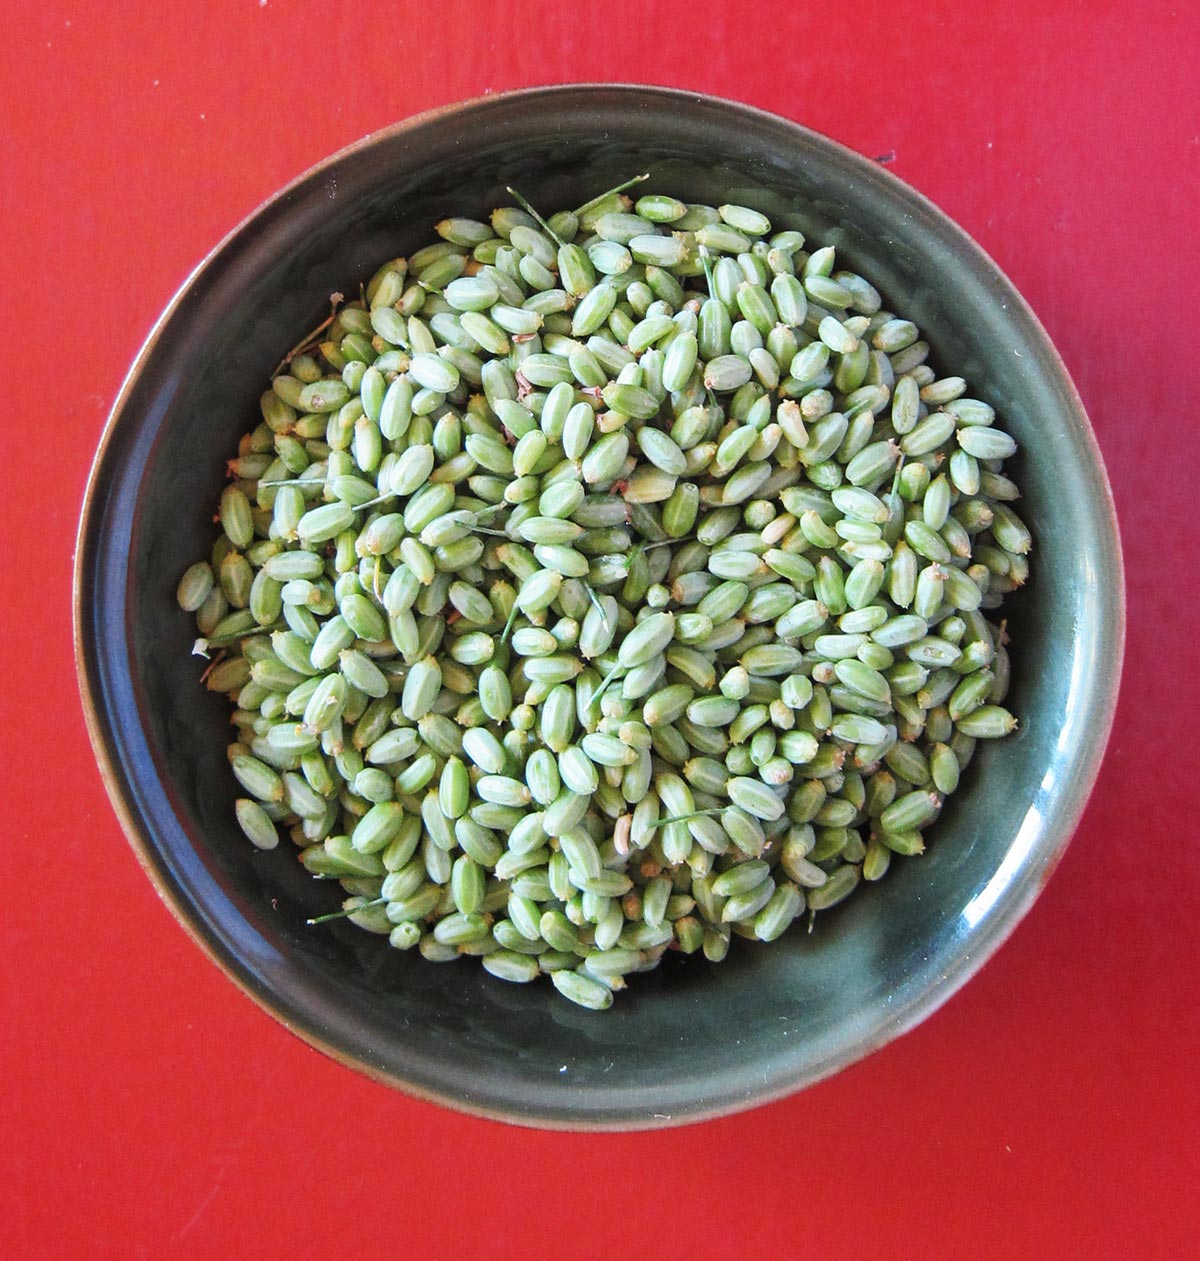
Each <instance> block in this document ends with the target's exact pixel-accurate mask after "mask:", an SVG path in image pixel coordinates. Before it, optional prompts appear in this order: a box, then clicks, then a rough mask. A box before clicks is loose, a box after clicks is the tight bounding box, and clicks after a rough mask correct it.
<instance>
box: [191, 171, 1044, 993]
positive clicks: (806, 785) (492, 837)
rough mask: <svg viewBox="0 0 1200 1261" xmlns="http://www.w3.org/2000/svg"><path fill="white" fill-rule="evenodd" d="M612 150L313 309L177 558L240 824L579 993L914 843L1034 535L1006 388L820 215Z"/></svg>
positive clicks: (414, 940) (835, 893)
mask: <svg viewBox="0 0 1200 1261" xmlns="http://www.w3.org/2000/svg"><path fill="white" fill-rule="evenodd" d="M643 178H644V177H643ZM637 182H639V181H632V182H631V184H630V185H625V186H623V187H622V188H619V189H616V190H613V191H611V192H609V193H606V194H604V195H602V196H601V197H598V198H596V199H595V200H594V201H592V202H591V203H589V204H587V205H585V206H583V207H580V208H579V209H578V210H575V211H567V212H561V213H559V214H556V215H554V216H553V217H552V218H551V219H550V220H549V221H546V220H543V219H542V218H541V217H540V216H539V215H537V214H536V212H534V211H533V210H532V207H529V206H528V204H527V203H525V202H524V201H523V199H521V198H520V197H519V196H518V195H517V194H515V193H514V197H515V199H516V200H517V201H518V202H520V206H519V207H517V206H506V207H502V208H500V209H498V210H496V211H495V212H494V213H493V214H492V216H491V222H490V223H481V222H476V221H474V220H468V219H447V220H444V221H443V222H441V223H439V224H438V225H437V229H436V230H437V233H438V236H439V238H440V240H439V241H437V242H436V243H435V244H432V245H429V246H427V247H426V248H424V249H421V250H418V251H417V252H416V253H415V254H413V255H412V256H411V257H409V258H408V259H402V258H397V259H394V260H392V261H390V262H388V263H386V264H385V265H384V266H383V267H382V268H381V269H380V270H379V271H378V272H377V273H376V274H375V276H374V277H373V278H372V279H371V281H370V283H369V284H368V285H367V287H366V289H365V291H364V293H363V296H362V299H361V300H360V301H357V302H351V303H348V304H344V305H343V304H340V303H339V304H338V305H336V306H335V313H334V314H333V315H332V317H331V319H330V320H328V321H326V323H325V325H323V326H322V328H321V329H320V330H319V331H318V332H317V333H316V334H314V335H313V337H312V338H310V339H308V341H307V342H306V343H304V344H302V345H301V346H300V347H298V348H297V350H296V351H295V352H293V354H292V355H290V356H289V358H288V360H287V361H286V364H285V367H284V370H283V371H281V372H280V373H278V374H277V375H276V376H275V378H274V380H273V381H272V383H271V388H270V390H268V391H267V392H266V393H265V394H264V395H263V396H262V399H261V400H260V403H261V411H262V422H261V423H260V424H259V425H258V426H257V428H255V429H254V430H253V431H252V432H251V433H249V434H248V435H247V436H246V437H245V438H243V440H242V442H241V444H240V447H239V450H238V455H237V457H236V458H235V459H233V460H231V461H230V465H229V469H230V474H231V481H230V483H229V485H228V487H227V488H226V490H225V491H224V493H223V494H222V496H221V501H220V508H219V519H220V524H221V528H222V533H221V535H220V538H219V539H218V540H217V543H216V545H215V547H214V549H213V553H212V556H211V560H210V561H208V562H200V563H198V564H196V565H193V566H192V567H191V568H189V569H188V570H187V572H186V573H185V574H184V575H183V578H182V580H181V582H180V584H179V591H178V599H179V603H180V605H181V606H182V607H183V608H184V609H185V610H188V611H190V612H193V613H195V614H196V617H197V622H198V625H199V628H200V633H201V635H202V636H203V639H202V640H200V641H198V644H197V649H198V651H200V652H202V653H209V652H213V653H215V654H217V655H216V660H215V661H214V663H213V664H212V665H211V666H210V667H209V670H208V673H207V685H208V687H209V688H211V689H214V690H215V691H218V692H223V693H227V694H228V695H229V696H230V698H231V700H232V701H233V703H234V705H235V706H236V708H235V710H234V714H233V722H234V725H235V727H236V731H237V738H236V740H235V742H234V743H232V744H231V745H230V746H229V759H230V765H231V768H232V771H233V774H234V776H235V777H236V778H237V780H238V782H239V783H240V784H241V786H242V788H243V789H244V790H245V793H246V795H245V796H244V797H242V798H240V799H239V800H238V802H237V817H238V820H239V822H240V824H241V827H242V829H243V830H244V831H245V833H246V835H247V836H248V837H249V839H250V840H251V841H252V842H253V843H254V844H255V845H257V846H259V847H261V848H271V847H273V846H275V845H276V844H277V843H278V840H279V829H280V828H281V827H282V829H283V830H284V832H285V833H286V835H288V836H289V837H290V838H291V841H292V842H294V843H295V845H296V846H297V847H298V851H299V860H300V862H302V863H303V864H304V866H305V867H306V868H307V869H308V870H309V871H310V872H311V873H312V874H313V875H314V876H316V877H319V878H323V879H332V880H337V881H340V883H341V885H342V887H343V889H344V891H345V893H346V894H347V895H348V897H347V899H346V900H345V902H344V903H343V910H342V911H341V912H339V913H337V914H340V915H344V916H346V917H348V918H349V919H350V920H351V921H352V922H354V923H355V924H357V925H358V926H360V927H361V928H363V929H366V930H368V931H371V932H377V933H386V934H388V935H389V938H390V941H391V943H392V945H394V946H396V947H397V948H399V949H410V948H412V947H417V948H418V949H419V950H420V952H421V954H422V955H423V956H424V957H425V958H427V959H430V960H435V961H444V960H450V959H456V958H458V957H459V956H461V955H464V954H466V955H478V956H480V957H481V959H482V962H483V966H484V967H485V968H486V969H487V970H488V971H489V972H490V973H492V974H493V975H494V976H497V977H500V978H502V979H504V980H508V981H517V982H524V981H530V980H533V979H534V978H535V977H537V976H538V975H539V974H541V973H547V974H549V975H550V977H551V979H552V981H553V983H554V985H555V986H556V987H557V988H558V990H559V991H560V992H561V993H562V994H563V995H564V996H565V997H567V998H568V999H571V1000H572V1001H574V1002H576V1003H579V1004H582V1005H583V1006H585V1007H590V1008H595V1009H601V1008H605V1007H607V1006H609V1005H610V1004H611V1002H612V997H613V992H614V991H616V990H619V989H620V988H622V987H623V985H624V978H625V977H626V976H627V975H629V974H631V973H634V972H640V971H645V970H647V969H649V968H653V967H654V966H656V964H657V963H658V962H659V960H660V958H661V957H662V955H663V953H664V952H665V951H666V950H668V949H676V950H679V951H682V952H685V953H693V952H696V951H702V952H703V953H704V955H705V956H706V957H707V958H708V959H710V960H713V961H716V960H719V959H721V958H723V957H724V955H725V953H726V951H727V950H728V947H729V943H730V937H731V934H737V935H738V936H742V937H748V938H755V939H758V940H760V941H771V940H773V939H774V938H776V937H778V936H779V935H780V934H781V933H783V932H784V930H785V929H786V928H787V927H788V926H789V924H791V923H792V922H793V921H794V920H795V919H796V918H797V917H798V916H800V915H801V914H802V913H804V912H808V913H809V915H810V917H811V915H812V914H813V913H815V912H817V911H819V910H821V909H824V908H826V907H830V906H833V905H834V904H835V903H837V902H839V901H841V900H842V899H843V898H845V897H846V896H847V895H848V894H849V893H850V892H851V891H853V890H854V888H855V887H856V886H857V885H858V883H859V882H860V880H867V881H872V880H878V879H879V878H880V877H881V876H882V875H883V874H884V873H885V872H886V870H887V868H888V865H889V863H890V861H891V860H892V858H893V856H894V855H913V854H919V853H921V851H922V849H923V847H924V843H923V837H922V832H923V829H925V828H926V827H927V825H929V824H930V823H932V822H933V820H934V819H935V818H936V816H937V815H938V812H939V810H940V809H941V806H942V802H943V800H944V798H945V797H946V795H947V794H949V793H951V792H953V791H954V789H955V787H956V786H957V784H958V781H959V776H960V773H961V771H962V769H963V768H964V767H965V766H966V765H967V763H968V762H969V760H970V759H971V756H972V753H973V751H974V749H975V745H976V740H977V739H979V738H992V737H998V736H1002V735H1005V734H1006V733H1007V732H1009V731H1011V730H1012V728H1013V727H1014V725H1015V719H1014V718H1013V716H1012V715H1011V714H1010V713H1009V712H1008V711H1007V710H1005V709H1004V708H1002V707H1001V702H1002V701H1003V699H1004V696H1005V693H1006V690H1007V686H1008V677H1009V664H1008V655H1007V652H1006V649H1005V647H1004V633H1003V623H1001V624H1000V625H996V624H994V623H993V622H992V621H989V620H988V616H987V614H988V613H989V612H990V611H991V610H994V609H995V608H997V607H998V606H999V604H1000V601H1001V598H1002V596H1003V595H1004V594H1005V593H1007V592H1009V591H1012V590H1014V589H1015V588H1016V587H1018V586H1019V585H1020V584H1021V583H1022V582H1023V581H1024V580H1025V578H1026V576H1027V573H1028V561H1027V553H1028V552H1029V548H1030V535H1029V532H1028V530H1027V529H1026V527H1025V526H1024V524H1023V523H1022V522H1021V520H1020V518H1019V517H1018V516H1017V515H1016V513H1015V512H1014V511H1013V508H1012V506H1011V505H1012V501H1013V500H1015V499H1016V498H1017V497H1018V491H1017V488H1016V486H1015V485H1014V484H1013V482H1012V481H1010V480H1009V479H1008V478H1006V477H1005V476H1004V475H1003V474H1002V473H1001V471H1000V470H1001V462H1002V461H1003V460H1004V459H1005V458H1006V457H1008V456H1010V455H1012V454H1013V452H1014V451H1015V449H1016V447H1015V443H1014V442H1013V440H1012V438H1011V437H1010V436H1009V435H1008V434H1007V433H1006V432H1005V431H1004V430H1002V429H1001V428H998V427H997V426H996V425H995V424H994V420H995V416H994V412H993V409H992V408H991V407H990V406H988V404H987V403H985V402H982V401H981V400H978V399H974V398H969V397H967V396H966V389H967V384H966V382H965V381H964V380H963V379H962V378H961V377H957V376H942V377H938V376H936V375H935V373H934V371H933V370H932V369H931V368H930V367H929V366H928V364H927V362H926V359H927V356H928V353H929V347H928V345H927V343H926V342H925V341H923V340H921V338H920V333H919V331H918V329H917V328H916V326H915V325H914V324H912V323H911V322H910V321H908V320H906V319H904V318H903V317H902V316H899V315H896V314H894V313H892V312H890V311H887V310H884V309H883V303H882V299H881V297H880V295H879V293H878V292H877V291H876V290H875V289H874V288H873V287H872V285H871V284H870V283H869V282H868V281H867V280H866V279H864V278H863V277H862V276H861V275H858V274H857V273H856V272H852V271H847V270H842V269H839V268H838V266H837V262H836V259H835V255H834V250H833V248H832V247H830V246H823V247H820V248H813V249H812V250H811V252H810V251H809V250H807V249H806V248H805V244H806V243H805V240H804V237H803V236H802V234H801V233H799V232H797V231H790V230H787V231H779V232H774V233H773V232H772V225H771V224H770V223H769V222H768V220H767V218H766V217H765V216H764V215H762V214H761V213H759V212H758V211H756V210H753V209H750V208H748V207H743V206H732V205H725V206H719V207H716V208H713V207H709V206H702V205H694V204H684V203H683V202H681V201H678V200H676V199H675V198H673V197H670V196H665V195H661V194H651V195H647V196H643V197H641V198H639V199H638V200H637V201H636V203H634V202H633V201H632V199H631V198H630V197H628V196H626V195H625V192H624V189H625V188H628V187H631V186H632V183H637ZM511 191H512V190H510V192H511ZM522 207H523V208H522ZM326 918H331V917H322V919H326Z"/></svg>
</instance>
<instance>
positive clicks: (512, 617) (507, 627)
mask: <svg viewBox="0 0 1200 1261" xmlns="http://www.w3.org/2000/svg"><path fill="white" fill-rule="evenodd" d="M520 611H521V609H520V606H519V605H518V604H517V601H516V598H515V597H514V599H513V606H512V609H511V610H510V611H509V614H508V621H506V622H505V623H504V629H503V630H502V631H501V632H500V642H501V643H502V644H506V643H507V642H508V637H509V635H510V634H511V633H512V628H513V623H514V622H515V621H516V620H517V614H518V613H519V612H520Z"/></svg>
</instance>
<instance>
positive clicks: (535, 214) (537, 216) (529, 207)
mask: <svg viewBox="0 0 1200 1261" xmlns="http://www.w3.org/2000/svg"><path fill="white" fill-rule="evenodd" d="M504 187H505V190H506V191H507V192H509V193H511V194H512V196H513V197H515V198H516V201H517V205H518V206H520V207H521V209H522V210H525V211H528V213H529V214H531V215H533V217H534V218H535V219H536V220H537V221H538V223H540V224H541V226H542V228H543V229H544V230H545V231H546V232H548V233H549V234H550V236H552V237H553V238H554V239H555V240H556V241H557V242H558V243H559V245H563V244H564V241H563V239H562V237H561V236H559V235H558V233H557V232H555V230H554V229H553V228H552V227H551V226H550V225H549V224H548V223H547V222H546V221H545V219H543V218H542V216H541V215H540V214H538V212H537V211H536V210H534V208H533V206H532V205H531V204H530V203H529V202H528V201H526V200H525V198H524V197H522V196H521V194H520V193H518V192H517V190H516V189H515V188H513V186H512V185H511V184H505V186H504Z"/></svg>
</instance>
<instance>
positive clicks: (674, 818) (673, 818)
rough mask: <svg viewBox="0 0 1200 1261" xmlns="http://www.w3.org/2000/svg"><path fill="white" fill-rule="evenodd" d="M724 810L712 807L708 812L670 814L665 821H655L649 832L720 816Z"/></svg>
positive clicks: (649, 826) (694, 811) (649, 825)
mask: <svg viewBox="0 0 1200 1261" xmlns="http://www.w3.org/2000/svg"><path fill="white" fill-rule="evenodd" d="M723 809H724V807H723V806H710V807H709V808H708V809H707V810H692V811H690V812H689V813H688V814H669V815H667V817H666V818H665V819H655V820H654V822H653V823H651V824H648V825H647V827H648V830H649V831H653V830H654V829H655V828H661V827H663V826H665V825H666V824H668V823H686V822H687V821H688V819H702V818H705V817H706V816H708V815H710V814H720V813H721V811H722V810H723Z"/></svg>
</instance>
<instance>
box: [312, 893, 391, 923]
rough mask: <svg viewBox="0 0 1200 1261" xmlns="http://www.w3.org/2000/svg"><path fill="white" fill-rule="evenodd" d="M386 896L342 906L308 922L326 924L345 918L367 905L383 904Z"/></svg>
mask: <svg viewBox="0 0 1200 1261" xmlns="http://www.w3.org/2000/svg"><path fill="white" fill-rule="evenodd" d="M386 901H387V898H375V899H373V900H372V901H370V902H360V903H359V904H358V905H357V906H350V907H343V908H342V909H341V910H340V911H331V912H330V913H329V914H328V915H318V916H317V917H316V918H315V919H310V920H308V921H307V922H308V923H309V924H327V923H329V921H330V920H331V919H345V918H346V917H347V916H350V915H357V914H358V913H359V911H365V910H366V909H367V907H369V906H383V904H384V903H385V902H386Z"/></svg>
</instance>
